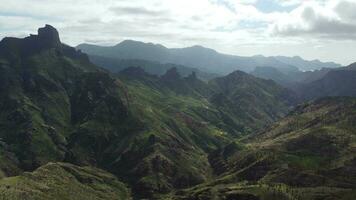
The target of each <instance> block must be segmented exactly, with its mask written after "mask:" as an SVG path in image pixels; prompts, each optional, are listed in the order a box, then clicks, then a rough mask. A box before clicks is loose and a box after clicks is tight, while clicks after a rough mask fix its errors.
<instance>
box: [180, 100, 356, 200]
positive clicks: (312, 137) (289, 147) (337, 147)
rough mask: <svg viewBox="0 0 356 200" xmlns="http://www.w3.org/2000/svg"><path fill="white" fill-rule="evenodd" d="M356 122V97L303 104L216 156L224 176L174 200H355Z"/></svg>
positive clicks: (222, 150) (185, 192)
mask: <svg viewBox="0 0 356 200" xmlns="http://www.w3.org/2000/svg"><path fill="white" fill-rule="evenodd" d="M355 120H356V99H355V98H346V97H338V98H325V99H321V100H317V101H314V102H311V103H307V104H304V105H300V106H299V107H297V108H296V109H295V110H294V111H293V112H292V113H290V114H289V115H288V116H287V117H286V118H284V119H282V120H280V121H278V122H277V123H275V124H274V125H272V126H270V127H269V128H268V129H266V130H265V131H262V132H260V133H258V134H255V135H252V136H249V137H247V138H245V139H244V140H241V141H240V143H238V144H230V145H228V146H227V147H225V148H223V149H220V150H218V151H216V152H214V153H213V154H212V156H211V159H210V160H212V161H215V165H214V166H215V167H214V169H215V171H216V172H221V173H218V174H220V177H219V178H217V179H216V180H215V181H212V182H209V183H206V184H202V185H199V186H197V187H194V188H191V189H188V190H184V191H180V192H177V194H176V197H175V199H214V198H217V199H219V198H220V199H235V198H237V197H240V198H243V197H245V198H246V199H313V200H314V199H350V200H351V199H353V198H354V196H355V195H356V187H355V185H356V184H355V183H356V171H355V170H356V156H355V155H356V154H355V151H356V149H355V144H356V135H355V130H356V126H355V123H354V122H355ZM213 158H214V159H213ZM218 158H219V159H218ZM217 161H219V162H217ZM221 169H223V171H221ZM237 199H238V198H237Z"/></svg>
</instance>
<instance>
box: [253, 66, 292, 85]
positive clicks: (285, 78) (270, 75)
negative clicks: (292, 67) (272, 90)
mask: <svg viewBox="0 0 356 200" xmlns="http://www.w3.org/2000/svg"><path fill="white" fill-rule="evenodd" d="M250 74H251V75H253V76H256V77H259V78H263V79H267V80H273V81H275V82H277V83H278V84H280V85H283V86H289V85H291V84H293V83H294V81H292V80H291V79H290V77H289V74H285V73H283V72H281V71H279V70H278V69H276V68H274V67H267V66H266V67H256V68H255V69H254V70H253V71H252V72H251V73H250Z"/></svg>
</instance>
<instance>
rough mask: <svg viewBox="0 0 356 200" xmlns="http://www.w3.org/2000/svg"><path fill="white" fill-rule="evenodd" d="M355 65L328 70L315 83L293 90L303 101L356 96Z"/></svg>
mask: <svg viewBox="0 0 356 200" xmlns="http://www.w3.org/2000/svg"><path fill="white" fill-rule="evenodd" d="M354 66H355V64H351V65H350V66H347V67H342V68H338V69H333V70H328V71H326V73H325V75H324V76H322V77H321V78H320V79H317V80H315V81H311V82H307V83H304V84H300V85H299V86H297V87H296V88H295V89H294V90H295V91H296V92H297V93H298V94H299V96H302V97H303V98H305V99H316V98H320V97H325V96H356V89H355V87H354V86H355V84H356V70H355V67H354Z"/></svg>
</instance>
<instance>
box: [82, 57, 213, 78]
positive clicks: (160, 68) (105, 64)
mask: <svg viewBox="0 0 356 200" xmlns="http://www.w3.org/2000/svg"><path fill="white" fill-rule="evenodd" d="M89 59H90V61H91V62H92V63H94V64H95V65H97V66H100V67H102V68H105V69H107V70H109V71H111V72H113V73H117V72H119V71H121V70H124V69H125V68H128V67H140V68H142V69H143V70H145V71H146V72H148V73H150V74H155V75H163V74H164V73H165V72H166V71H167V70H169V69H170V68H173V67H175V68H177V70H178V71H179V73H180V74H182V75H183V76H188V75H189V74H191V73H192V72H195V73H196V74H197V76H198V77H199V78H200V79H203V80H210V79H213V78H215V77H217V76H218V75H216V74H212V73H206V72H203V71H200V70H198V69H196V68H191V67H186V66H183V65H175V64H170V63H167V64H162V63H159V62H155V61H149V60H137V59H124V60H122V59H121V60H120V59H115V58H107V57H102V56H94V55H90V56H89Z"/></svg>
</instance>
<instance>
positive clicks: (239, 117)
mask: <svg viewBox="0 0 356 200" xmlns="http://www.w3.org/2000/svg"><path fill="white" fill-rule="evenodd" d="M122 45H123V44H122ZM155 47H156V48H161V47H159V46H155ZM137 48H138V47H137ZM140 48H141V47H140ZM284 91H285V90H284V89H283V88H282V87H280V86H279V85H277V84H275V83H274V82H273V81H265V80H262V79H258V78H255V77H253V76H251V75H248V74H246V73H244V72H239V71H236V72H233V73H231V74H229V75H227V76H225V77H220V78H216V79H213V80H211V82H208V83H207V82H204V81H201V80H200V79H199V78H198V72H195V71H193V72H191V74H189V75H188V76H182V75H181V74H180V73H179V70H178V68H174V67H173V68H170V69H169V70H167V72H165V73H164V74H162V75H161V76H158V75H152V74H149V73H147V72H145V71H144V70H143V69H142V68H139V67H130V68H126V69H124V70H122V71H121V72H119V73H117V74H114V73H110V72H109V71H107V70H105V69H103V68H100V67H98V66H96V65H94V64H92V63H91V62H90V60H89V58H88V56H87V55H86V54H83V53H82V52H81V51H79V50H76V49H74V48H72V47H69V46H67V45H64V44H62V43H61V42H60V38H59V34H58V32H57V30H56V29H55V28H54V27H52V26H50V25H46V26H45V27H43V28H40V29H39V30H38V34H37V35H31V36H29V37H26V38H23V39H19V38H4V39H3V40H2V41H1V42H0V108H1V111H2V112H1V113H0V177H1V178H2V179H1V180H0V188H9V187H10V188H12V187H13V186H12V185H10V186H9V187H8V184H13V185H21V187H22V186H23V187H24V189H23V190H26V191H27V190H29V191H38V190H41V188H50V189H45V190H46V191H47V192H48V198H51V197H52V196H51V195H52V192H53V193H55V192H58V193H57V194H58V195H64V197H68V196H67V195H68V193H66V192H65V191H64V190H63V187H62V185H65V184H67V182H65V181H68V182H73V191H72V197H73V198H75V195H74V194H78V195H83V196H78V197H83V198H85V197H86V196H85V195H91V194H93V195H94V197H95V198H96V195H97V196H98V198H99V196H100V197H101V198H103V199H105V198H110V197H109V196H111V195H116V194H117V191H122V190H123V189H122V188H123V187H122V184H119V183H118V181H117V180H116V179H113V178H111V175H110V174H113V175H114V176H115V177H117V179H119V180H120V181H122V182H124V183H125V184H127V185H128V187H129V188H130V189H131V190H132V195H133V197H134V198H150V199H152V198H159V197H160V196H161V195H163V194H168V193H170V192H171V191H174V190H176V189H181V188H188V187H191V186H194V185H197V184H200V183H203V182H205V181H207V180H210V179H211V178H212V177H213V173H212V166H211V165H210V163H209V159H208V155H209V154H210V153H211V152H213V151H215V150H216V149H219V148H221V147H223V146H226V145H227V144H229V142H230V141H231V140H235V139H237V138H240V137H242V136H243V135H246V134H250V133H252V132H254V131H257V130H259V129H261V128H263V127H264V126H266V125H267V124H269V123H272V122H273V121H274V120H277V119H279V118H281V117H282V116H284V115H285V114H287V112H288V111H289V110H290V106H291V104H292V101H291V100H290V99H289V96H288V95H285V92H284ZM247 102H251V105H249V106H247ZM231 106H236V109H231ZM61 162H65V163H67V164H50V163H61ZM68 163H71V164H68ZM64 165H65V166H64ZM67 165H70V166H67ZM78 166H83V167H84V166H88V167H89V168H90V167H94V168H100V169H102V170H105V171H107V173H106V172H105V173H102V172H98V171H97V170H93V171H92V172H90V173H89V174H88V173H87V172H85V173H86V174H84V175H83V176H82V175H79V176H77V174H78V173H79V174H82V172H83V170H84V171H85V170H86V168H85V169H83V168H82V167H78ZM52 167H53V168H52ZM29 171H32V172H31V173H29ZM74 171H75V172H74ZM77 172H78V173H77ZM83 173H84V172H83ZM98 173H99V174H101V175H98ZM14 176H15V177H14ZM73 176H75V177H73ZM93 176H94V177H97V178H90V177H93ZM102 176H104V177H102ZM58 177H61V178H63V180H58V179H59V178H58ZM105 177H108V179H106V178H105ZM68 179H70V180H68ZM108 180H111V181H112V182H110V181H108ZM36 181H37V182H36ZM100 181H101V182H100ZM51 183H53V184H55V185H57V186H58V188H56V187H54V186H52V185H48V184H51ZM88 184H89V186H88ZM101 187H103V188H101ZM93 188H95V190H100V191H101V192H99V191H96V192H94V191H93V190H92V189H93ZM21 190H22V188H21ZM46 191H43V190H41V191H40V192H38V193H36V194H33V195H34V196H28V198H29V199H37V198H42V197H43V198H44V195H46ZM108 191H110V192H108ZM92 192H94V193H95V194H94V193H92ZM19 193H20V192H19V191H18V190H16V189H14V190H12V189H11V190H8V191H7V193H6V195H10V196H11V195H15V196H16V195H21V194H19ZM82 193H87V194H82ZM103 193H105V194H103ZM24 194H27V193H24ZM30 195H31V194H30ZM36 195H38V196H36ZM103 195H104V196H103ZM72 197H68V198H72ZM94 197H93V198H94ZM73 198H72V199H73Z"/></svg>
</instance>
